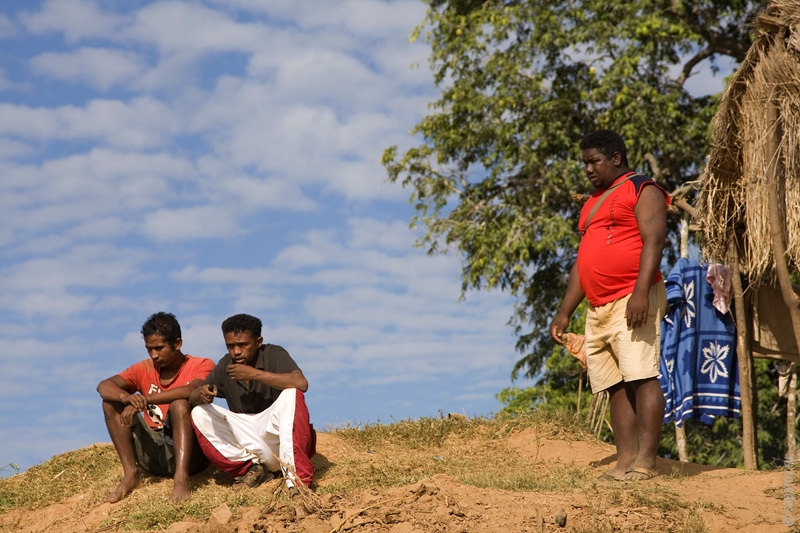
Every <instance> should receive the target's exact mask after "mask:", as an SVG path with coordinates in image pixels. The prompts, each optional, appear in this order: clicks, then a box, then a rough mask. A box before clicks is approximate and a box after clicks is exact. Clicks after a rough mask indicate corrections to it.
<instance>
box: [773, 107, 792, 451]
mask: <svg viewBox="0 0 800 533" xmlns="http://www.w3.org/2000/svg"><path fill="white" fill-rule="evenodd" d="M767 124H771V125H772V131H771V135H770V136H769V138H768V140H767V160H768V161H769V166H768V167H767V191H768V192H767V194H768V197H769V205H768V211H769V235H770V238H771V239H772V255H773V259H774V260H775V272H776V273H777V275H778V284H779V285H780V288H781V294H782V295H783V301H784V303H785V304H786V307H787V308H788V309H789V316H790V317H791V319H792V329H793V330H794V338H795V340H796V341H797V345H798V346H800V299H799V298H798V297H797V294H795V292H794V289H793V288H792V280H791V279H790V277H789V265H788V263H787V261H786V224H785V221H784V216H783V213H784V208H785V206H784V204H785V190H784V189H785V187H784V185H785V183H784V180H783V179H781V178H782V176H783V165H782V164H781V153H780V145H781V136H782V130H781V125H780V113H779V112H778V106H777V105H776V104H775V102H774V100H770V102H769V104H768V105H767ZM788 415H789V409H788V406H787V419H788ZM792 415H793V414H792ZM792 418H794V416H792ZM787 423H788V420H787ZM787 429H788V428H787ZM789 438H791V439H792V441H793V440H794V420H792V430H791V431H790V432H789V431H787V439H789ZM788 444H791V445H792V447H793V445H794V442H789V441H788V440H787V445H788ZM788 457H789V458H791V459H792V460H793V459H794V457H793V454H791V455H788Z"/></svg>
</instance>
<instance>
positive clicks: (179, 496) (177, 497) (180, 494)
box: [169, 483, 192, 502]
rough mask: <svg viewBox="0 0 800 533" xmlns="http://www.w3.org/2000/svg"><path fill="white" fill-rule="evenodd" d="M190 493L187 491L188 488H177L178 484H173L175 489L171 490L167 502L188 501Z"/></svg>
mask: <svg viewBox="0 0 800 533" xmlns="http://www.w3.org/2000/svg"><path fill="white" fill-rule="evenodd" d="M191 494H192V493H191V491H189V487H179V486H178V484H177V483H176V484H175V487H173V489H172V494H170V495H169V501H171V502H184V501H186V500H188V499H189V496H191Z"/></svg>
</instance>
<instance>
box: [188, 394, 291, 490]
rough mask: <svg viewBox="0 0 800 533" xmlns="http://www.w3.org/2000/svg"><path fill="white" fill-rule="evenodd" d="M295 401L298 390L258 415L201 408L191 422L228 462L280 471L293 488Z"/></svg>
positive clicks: (210, 405) (210, 406) (279, 399)
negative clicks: (247, 463) (246, 463)
mask: <svg viewBox="0 0 800 533" xmlns="http://www.w3.org/2000/svg"><path fill="white" fill-rule="evenodd" d="M295 399H296V390H295V389H286V390H284V391H282V392H281V394H280V396H278V399H277V400H276V401H275V403H273V404H272V405H271V406H270V407H269V408H268V409H266V410H265V411H262V412H260V413H255V414H244V413H234V412H232V411H229V410H228V409H225V408H224V407H220V406H218V405H214V404H203V405H198V406H197V407H195V408H194V409H193V410H192V422H193V423H194V426H195V429H196V430H197V431H199V432H200V433H202V434H203V436H204V437H205V438H206V440H208V442H209V444H211V445H212V446H213V447H214V448H215V449H216V450H217V451H218V452H219V453H220V454H222V455H223V456H224V457H225V458H226V459H228V460H229V461H232V462H243V461H251V462H253V463H261V464H263V465H265V466H266V467H267V470H270V471H276V470H278V469H281V470H283V474H284V477H285V479H286V484H287V485H289V486H290V487H291V486H294V483H293V482H294V481H295V478H294V472H293V470H294V468H295V462H294V443H293V441H292V439H293V435H292V429H293V424H294V413H295ZM279 459H280V460H279ZM282 463H283V464H282ZM286 465H289V466H291V469H287V468H286Z"/></svg>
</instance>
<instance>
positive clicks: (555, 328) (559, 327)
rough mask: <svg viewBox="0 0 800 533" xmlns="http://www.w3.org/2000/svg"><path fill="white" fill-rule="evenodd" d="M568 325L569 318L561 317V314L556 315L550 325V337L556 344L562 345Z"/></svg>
mask: <svg viewBox="0 0 800 533" xmlns="http://www.w3.org/2000/svg"><path fill="white" fill-rule="evenodd" d="M568 325H569V318H567V317H565V316H562V315H561V313H559V314H557V315H556V317H555V318H554V319H553V322H552V324H550V336H551V337H553V340H554V341H556V343H557V344H562V345H563V344H564V330H565V329H567V326H568Z"/></svg>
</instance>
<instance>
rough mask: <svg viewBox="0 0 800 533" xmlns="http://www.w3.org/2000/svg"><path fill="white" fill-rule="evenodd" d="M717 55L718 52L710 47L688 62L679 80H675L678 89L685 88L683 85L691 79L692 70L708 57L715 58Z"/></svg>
mask: <svg viewBox="0 0 800 533" xmlns="http://www.w3.org/2000/svg"><path fill="white" fill-rule="evenodd" d="M716 53H717V52H716V50H714V49H713V48H710V47H708V48H705V49H703V50H701V51H700V52H698V53H697V54H695V56H694V57H693V58H691V59H690V60H689V61H687V62H686V64H685V65H684V66H683V72H681V75H680V76H678V79H677V80H675V83H676V84H678V87H683V84H684V83H686V80H687V79H689V76H691V75H692V69H693V68H694V67H695V66H697V64H698V63H700V62H701V61H703V60H704V59H706V58H707V57H711V56H713V55H714V54H716Z"/></svg>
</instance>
